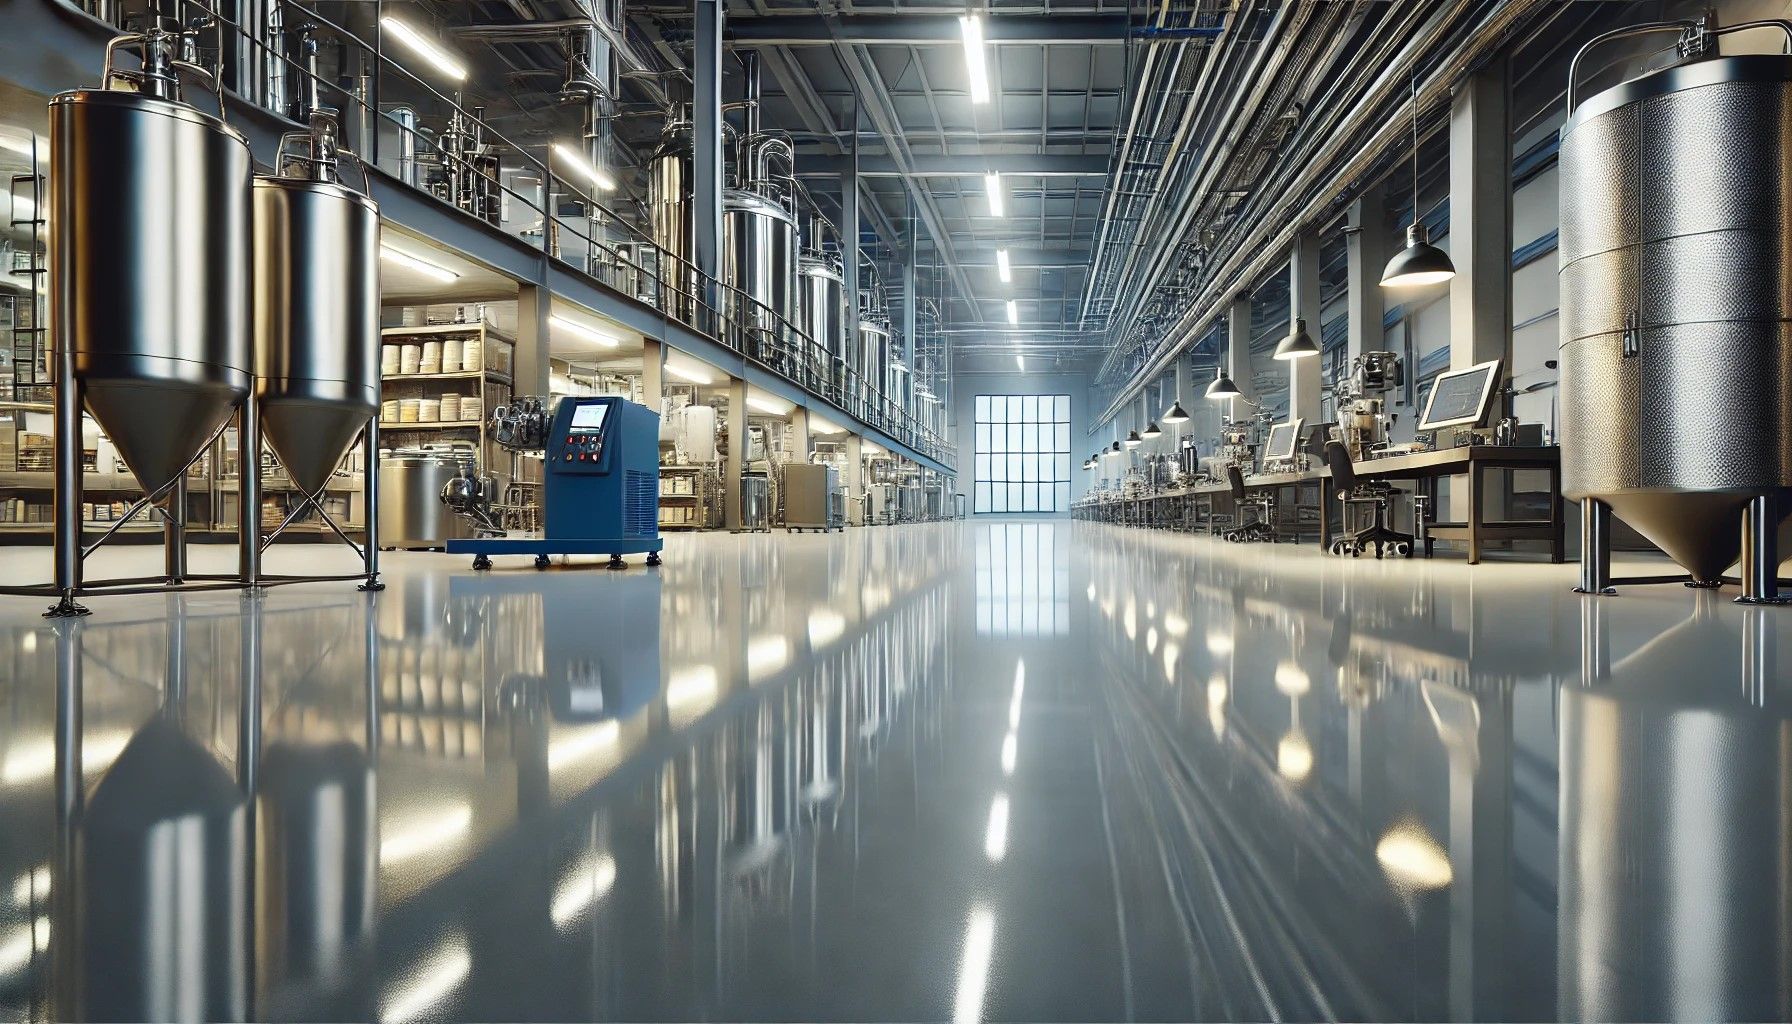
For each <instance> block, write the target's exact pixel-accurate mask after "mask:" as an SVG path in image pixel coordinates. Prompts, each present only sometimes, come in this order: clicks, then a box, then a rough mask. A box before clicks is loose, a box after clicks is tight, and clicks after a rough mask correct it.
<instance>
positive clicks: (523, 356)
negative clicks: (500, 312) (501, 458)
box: [488, 284, 553, 411]
mask: <svg viewBox="0 0 1792 1024" xmlns="http://www.w3.org/2000/svg"><path fill="white" fill-rule="evenodd" d="M552 314H553V296H552V293H550V292H549V291H548V290H547V289H546V288H544V287H542V286H541V285H538V284H522V285H518V286H517V290H516V356H515V362H514V365H513V366H512V367H511V370H512V373H513V378H512V379H513V381H514V385H513V390H512V392H511V393H512V394H516V395H545V394H547V393H548V378H549V366H548V352H549V345H550V340H549V326H548V318H549V317H550V316H551V315H552ZM488 411H489V410H488Z"/></svg>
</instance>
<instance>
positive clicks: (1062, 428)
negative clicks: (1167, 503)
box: [972, 395, 1070, 625]
mask: <svg viewBox="0 0 1792 1024" xmlns="http://www.w3.org/2000/svg"><path fill="white" fill-rule="evenodd" d="M974 408H975V409H976V413H977V419H976V424H975V430H974V431H973V436H974V437H975V438H976V448H975V453H974V454H975V465H976V477H975V486H974V488H973V492H972V493H973V495H974V496H975V497H976V502H977V503H976V509H975V511H978V512H1061V511H1064V510H1065V509H1067V508H1069V507H1070V396H1069V395H978V396H977V400H976V402H975V404H974ZM996 614H998V615H999V614H1000V613H999V612H997V613H996ZM1041 618H1042V621H1043V620H1044V617H1041ZM1048 625H1049V623H1048Z"/></svg>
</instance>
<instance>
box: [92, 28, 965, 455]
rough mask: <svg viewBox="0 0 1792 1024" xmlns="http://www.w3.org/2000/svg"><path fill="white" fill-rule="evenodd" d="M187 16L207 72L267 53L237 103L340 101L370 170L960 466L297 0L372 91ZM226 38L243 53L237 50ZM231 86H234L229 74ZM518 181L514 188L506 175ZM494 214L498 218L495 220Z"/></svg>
mask: <svg viewBox="0 0 1792 1024" xmlns="http://www.w3.org/2000/svg"><path fill="white" fill-rule="evenodd" d="M68 2H71V3H73V4H74V6H77V7H79V8H80V9H82V10H84V11H85V12H86V13H88V14H89V15H92V16H95V17H100V16H101V15H102V14H103V13H105V12H106V11H107V10H116V9H117V7H116V5H114V4H111V3H105V2H96V0H68ZM178 9H179V10H180V11H181V12H182V15H181V21H182V24H183V25H184V26H188V27H197V37H198V38H199V39H200V43H199V45H198V46H197V47H196V48H197V49H199V50H200V51H201V52H200V53H199V54H197V55H198V56H200V57H202V58H203V62H204V63H207V64H208V65H209V66H211V67H213V68H217V69H219V70H222V64H223V55H224V54H225V53H226V52H227V51H228V50H230V49H233V48H235V47H247V48H248V49H249V50H250V52H253V53H255V54H258V55H259V57H258V59H254V60H251V61H246V62H243V61H239V62H237V64H236V70H237V71H238V72H240V71H241V70H242V69H243V68H245V67H247V68H250V69H253V70H254V71H256V72H259V73H262V74H264V75H266V76H267V77H266V78H264V79H263V80H261V81H257V82H254V83H250V84H251V87H250V88H249V89H247V90H245V89H244V88H242V85H243V83H241V82H238V83H236V85H235V86H234V87H232V88H230V89H229V90H228V91H229V92H231V94H232V95H234V96H235V97H236V99H237V100H238V101H239V102H242V103H246V104H250V105H253V106H257V107H259V108H261V109H263V110H267V111H268V112H270V113H273V114H275V115H277V116H280V117H284V118H287V119H288V120H290V119H291V117H290V112H289V110H283V109H276V108H275V107H274V106H272V105H270V103H271V101H278V100H279V99H282V98H284V97H285V96H290V95H292V94H293V91H292V90H291V88H290V86H291V85H292V83H294V82H295V81H296V82H298V83H299V84H300V86H301V87H302V88H303V89H304V90H305V95H306V96H307V97H309V99H310V100H311V101H315V102H318V103H322V104H329V103H330V102H331V101H335V102H338V103H340V104H341V105H342V106H341V109H342V110H343V114H342V116H341V117H340V122H341V123H342V124H343V125H344V126H345V130H344V136H345V137H344V138H343V139H342V140H341V149H342V150H343V151H344V152H347V153H349V154H352V155H353V156H354V157H355V158H356V159H357V160H360V161H361V162H362V163H364V164H366V165H367V166H370V167H376V168H378V169H380V170H381V171H383V172H385V173H386V174H388V175H389V176H391V177H392V178H394V179H395V180H398V181H400V182H403V183H404V184H406V185H408V186H410V187H413V188H417V189H418V190H419V191H420V192H422V193H424V194H426V195H430V196H432V197H434V198H436V199H437V200H439V201H442V202H443V204H444V205H446V206H450V207H451V208H454V209H456V210H458V212H460V213H461V214H463V215H465V216H473V217H477V219H480V220H482V221H484V222H485V223H488V224H491V225H493V226H495V227H497V228H498V229H499V230H502V231H505V232H506V233H508V234H510V235H512V236H514V237H516V238H518V239H520V240H522V241H524V242H527V243H529V244H530V245H531V246H532V247H534V248H538V249H540V250H542V251H543V253H544V254H545V255H547V256H548V257H549V258H552V259H554V260H556V261H557V262H559V263H560V264H562V265H564V266H567V267H571V268H573V269H575V270H576V271H578V272H580V273H583V274H584V275H585V276H586V277H588V278H590V279H592V280H594V281H596V282H598V283H600V284H603V285H605V286H606V287H609V288H611V289H614V290H617V291H620V292H622V293H623V294H625V295H628V296H629V297H630V298H633V299H635V300H637V301H640V302H644V303H646V304H648V305H650V306H652V307H654V308H655V309H657V310H658V311H659V312H660V314H661V316H663V317H665V318H666V319H667V320H669V321H675V322H677V323H680V324H682V325H683V326H685V327H688V328H690V329H692V330H694V331H696V332H698V333H699V334H703V335H705V336H707V337H708V338H710V339H711V340H714V341H716V342H718V343H720V344H721V345H723V346H724V347H725V348H727V349H729V350H730V351H733V352H735V353H736V354H738V355H740V356H742V357H743V358H745V359H747V360H748V361H750V362H752V363H754V364H755V365H757V366H760V367H762V368H764V369H766V370H768V371H770V372H772V373H774V374H776V375H778V376H780V377H782V378H784V379H785V380H787V381H790V382H791V383H792V384H795V385H796V386H798V387H800V388H802V389H803V390H804V391H806V392H808V393H809V394H812V395H815V396H817V397H819V398H822V399H825V400H827V401H828V402H831V403H833V404H834V405H835V406H837V407H839V408H840V409H842V410H843V411H845V412H846V413H847V415H849V416H851V417H853V418H854V419H857V420H858V421H860V422H862V423H864V424H866V425H868V426H871V427H874V428H876V429H878V430H880V431H882V432H884V433H885V434H887V435H888V436H890V437H893V438H895V439H897V440H899V441H901V442H902V443H904V444H906V445H908V446H909V447H910V448H912V449H914V450H915V451H918V452H921V453H922V454H925V455H927V456H928V457H929V458H932V459H935V460H936V461H938V462H940V463H942V464H944V465H946V466H949V467H954V466H955V463H956V449H955V448H954V446H952V445H950V444H948V443H947V442H946V440H945V439H944V438H942V437H940V436H939V435H937V434H935V433H934V432H933V431H931V430H929V429H927V427H926V426H925V425H924V424H922V423H921V422H920V420H919V419H918V418H916V417H915V416H914V415H912V414H911V413H910V412H909V411H908V410H907V409H905V408H903V406H902V403H901V402H900V401H899V400H898V399H896V398H895V397H894V396H891V395H889V394H886V393H885V391H884V389H883V388H882V387H880V386H878V385H877V384H876V382H874V381H871V380H869V379H868V378H866V377H865V376H864V375H863V374H862V373H860V372H859V369H858V368H857V367H856V366H854V365H853V364H852V361H851V360H849V359H847V358H845V357H844V356H843V355H842V354H840V353H830V352H828V351H826V349H825V348H824V347H823V346H821V345H820V344H818V343H817V342H816V341H815V340H814V339H813V338H812V337H810V336H809V335H808V334H806V333H805V332H803V331H802V330H801V329H800V328H799V327H797V326H796V325H795V324H793V323H791V322H790V321H789V320H788V319H787V318H786V317H784V316H783V315H782V314H780V313H779V312H778V311H776V310H774V309H772V308H770V307H769V306H766V305H765V304H763V303H761V302H759V301H758V300H757V299H755V298H754V297H753V296H751V295H749V294H747V293H746V292H743V291H740V290H739V289H736V288H733V287H731V286H730V285H728V284H727V282H725V281H721V280H719V279H717V278H714V277H712V276H710V275H708V274H705V273H704V272H703V271H702V270H701V269H700V268H698V267H697V265H696V264H694V263H691V262H690V261H688V260H685V259H683V258H682V257H680V256H678V255H677V254H676V253H673V252H670V251H668V250H666V249H664V248H662V247H660V246H659V245H657V244H656V243H655V242H654V241H653V239H652V238H651V237H650V236H648V235H647V234H646V233H645V232H643V231H641V230H640V229H639V228H638V227H636V226H635V225H634V224H632V223H630V221H629V220H628V219H627V218H625V217H622V216H620V215H619V214H618V213H617V211H616V210H614V209H612V208H611V207H609V206H607V205H605V203H604V202H602V201H601V200H599V199H598V198H597V197H596V196H594V195H592V194H591V193H589V192H587V191H585V190H584V189H582V188H580V187H579V186H578V185H577V184H575V183H574V182H572V181H570V180H566V179H562V178H559V177H558V176H556V175H555V173H554V171H553V169H552V168H551V167H550V166H549V165H548V163H547V162H546V161H544V160H542V159H540V158H538V157H536V156H535V155H533V154H531V153H530V152H529V150H528V149H527V148H526V147H525V146H523V145H522V144H520V143H518V142H515V141H513V140H511V139H509V138H507V137H506V136H504V135H503V133H501V132H499V131H497V130H496V129H494V128H493V127H492V126H491V125H489V124H487V123H486V122H485V121H484V120H483V119H482V118H481V117H480V116H479V115H478V112H477V111H474V110H468V109H466V108H465V107H463V106H461V104H460V103H459V102H458V101H457V100H455V99H453V98H450V97H449V96H447V95H445V94H443V93H442V92H441V91H440V90H438V89H436V88H435V87H434V86H432V85H430V84H429V83H428V82H426V81H424V80H423V79H422V78H421V77H419V76H418V75H416V74H413V73H412V72H410V71H409V70H407V69H406V68H404V67H403V66H402V65H400V64H398V63H397V62H395V61H393V60H391V59H390V58H388V57H387V56H386V55H385V54H384V53H383V52H381V51H380V49H379V48H378V47H377V46H375V45H373V44H371V43H369V42H367V41H366V40H364V39H362V38H360V37H359V36H357V35H356V34H355V33H353V32H352V31H350V30H348V29H347V28H345V27H343V26H341V25H338V24H336V23H334V22H332V21H330V20H329V19H327V18H324V17H322V16H320V15H318V14H317V13H316V12H315V11H312V10H310V9H309V8H305V7H302V6H300V5H298V4H295V3H291V2H284V0H276V2H275V3H273V4H271V5H270V6H269V10H271V11H274V12H276V15H277V16H278V17H279V20H280V22H281V24H282V25H283V26H285V28H284V31H288V32H295V31H301V30H302V31H304V32H305V33H306V34H307V35H308V36H309V37H311V38H316V37H317V36H319V35H321V36H326V37H327V38H328V39H330V40H333V41H335V42H337V43H339V44H341V46H343V47H344V48H346V50H347V51H352V52H353V53H355V54H357V55H358V56H359V57H360V58H361V59H362V60H364V61H369V62H370V66H371V67H372V68H373V69H374V72H375V74H374V75H373V76H371V77H369V78H365V79H363V80H362V81H361V82H360V86H361V88H345V87H343V86H342V85H341V84H339V83H338V82H336V81H332V80H330V79H326V78H324V77H323V76H322V75H320V74H318V73H317V72H315V71H313V70H312V68H310V67H308V66H307V65H306V64H304V63H301V62H299V61H297V60H294V59H293V57H292V55H291V54H290V53H289V52H287V49H286V47H285V46H284V45H282V46H280V47H275V46H270V45H269V42H268V40H266V39H264V38H262V37H261V36H260V35H259V34H258V33H256V32H251V31H248V30H247V29H246V28H245V27H244V26H243V25H241V24H239V23H238V22H236V21H234V20H232V19H231V18H229V17H227V16H225V15H224V14H223V13H221V12H220V11H219V10H217V8H216V6H215V5H214V4H213V3H210V2H207V0H180V2H179V5H178ZM113 27H115V28H121V29H122V28H126V27H129V26H126V25H118V24H115V25H114V26H113ZM213 31H215V33H216V35H215V40H216V42H215V45H214V46H213V47H212V48H211V49H209V51H208V50H207V49H206V47H205V45H204V43H205V42H207V40H206V39H205V36H206V35H209V34H211V33H212V32H213ZM226 39H229V40H230V41H231V42H232V43H233V44H234V46H226ZM272 69H278V70H279V72H280V73H281V76H282V77H281V79H280V80H279V82H278V83H276V82H274V81H272V75H271V70H272ZM222 80H223V81H229V80H230V76H228V75H226V76H225V77H224V78H223V79H222ZM387 85H391V86H394V87H402V88H403V89H404V90H405V92H406V95H404V96H403V100H402V103H392V102H390V101H388V100H385V99H382V97H383V96H384V95H385V94H386V92H387V90H386V88H385V86H387ZM370 97H371V98H370ZM422 103H427V104H428V105H429V106H430V107H431V108H432V114H433V115H434V116H435V117H438V118H446V119H447V121H448V123H449V125H450V128H449V129H448V130H447V131H445V132H440V133H435V132H430V131H427V130H424V129H423V128H422V127H420V126H419V125H418V124H416V123H414V122H413V119H412V118H409V117H404V116H400V114H399V111H400V110H401V109H402V110H405V111H409V112H411V113H413V114H414V112H415V107H414V106H411V104H422ZM381 107H388V109H380V108H381ZM382 130H384V131H386V132H390V133H392V135H393V136H394V137H395V138H396V139H397V140H398V142H399V145H398V146H396V147H393V148H395V149H396V150H397V152H389V153H382V152H381V149H382V146H381V140H380V136H381V134H382ZM444 136H448V137H449V138H451V139H453V141H454V142H455V145H446V144H444V142H443V137H444ZM469 137H471V138H473V139H477V140H479V144H480V145H489V146H491V147H492V149H493V151H494V153H495V152H496V151H497V150H499V149H501V150H502V151H503V155H504V158H505V160H506V161H508V165H507V166H506V165H505V164H504V163H500V162H497V161H493V160H490V159H484V160H469V159H467V158H466V157H465V156H464V155H463V154H462V153H461V152H458V151H457V149H458V148H459V144H460V143H461V142H462V140H465V139H467V138H469ZM494 168H496V173H493V170H494ZM425 172H430V173H439V179H437V180H425V178H424V174H425ZM507 174H508V175H509V176H510V183H507V182H506V180H505V178H506V175H507ZM519 179H520V180H525V181H527V182H529V183H530V186H531V187H529V188H528V189H527V190H522V189H519V188H517V187H516V186H515V184H514V183H515V182H517V181H518V180H519ZM535 182H539V185H540V187H539V190H536V189H535V188H534V187H533V184H534V183H535ZM559 197H566V198H570V199H572V200H574V201H575V202H577V203H578V204H579V205H580V206H582V208H583V209H584V210H585V211H586V213H585V215H584V216H565V215H562V214H561V213H559V212H558V208H559V206H560V204H559V203H557V202H556V198H559ZM493 211H496V212H497V214H498V215H497V217H496V219H495V220H494V219H493V217H492V216H491V214H492V212H493ZM480 213H484V214H485V215H484V216H480ZM709 295H715V296H719V297H720V302H719V308H718V306H712V305H711V304H710V303H709V302H708V301H706V296H709ZM842 328H843V329H842V337H843V338H845V339H847V340H846V344H847V345H856V344H857V323H856V317H854V318H853V322H848V323H846V324H843V325H842Z"/></svg>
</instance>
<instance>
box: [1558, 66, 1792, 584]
mask: <svg viewBox="0 0 1792 1024" xmlns="http://www.w3.org/2000/svg"><path fill="white" fill-rule="evenodd" d="M1732 60H1735V59H1733V58H1723V59H1719V60H1717V61H1709V62H1706V64H1708V65H1715V66H1712V67H1705V68H1702V69H1701V71H1700V73H1699V75H1698V76H1684V77H1683V78H1682V79H1678V80H1680V81H1684V82H1685V83H1687V86H1686V87H1685V88H1672V87H1668V86H1669V85H1671V83H1672V82H1673V81H1675V80H1676V79H1673V78H1665V79H1661V80H1659V81H1658V82H1657V83H1656V85H1657V86H1658V87H1652V88H1650V89H1642V90H1633V91H1631V92H1630V93H1629V94H1630V95H1634V97H1635V98H1634V100H1633V101H1631V102H1628V103H1620V104H1616V105H1610V106H1608V107H1607V109H1605V110H1604V111H1603V112H1601V113H1599V114H1597V116H1590V117H1582V116H1580V115H1577V117H1576V118H1575V119H1574V120H1573V121H1571V122H1570V124H1569V125H1568V127H1567V129H1566V130H1565V132H1564V136H1563V139H1562V149H1561V186H1560V187H1561V235H1560V244H1561V248H1560V259H1561V269H1560V275H1559V287H1560V299H1561V306H1560V309H1561V314H1560V325H1561V326H1560V330H1561V353H1560V354H1561V357H1562V365H1561V371H1562V377H1561V427H1562V446H1563V450H1562V485H1563V491H1564V493H1566V494H1568V495H1569V496H1571V497H1575V498H1583V497H1595V498H1599V499H1602V500H1605V501H1608V502H1609V503H1611V505H1612V508H1613V510H1614V511H1615V512H1616V513H1617V515H1619V516H1620V517H1621V518H1623V519H1624V520H1625V521H1626V522H1628V523H1630V525H1631V526H1633V527H1635V528H1636V529H1637V530H1639V531H1640V532H1642V533H1643V534H1644V535H1645V536H1647V537H1649V538H1650V539H1651V540H1652V541H1653V542H1654V543H1656V544H1657V545H1658V546H1660V547H1662V548H1663V549H1664V550H1666V551H1668V553H1669V554H1670V555H1671V556H1673V557H1674V558H1675V559H1676V560H1677V561H1679V562H1680V563H1681V564H1682V565H1684V566H1685V567H1686V568H1687V569H1688V570H1689V571H1691V572H1692V573H1693V574H1694V575H1695V576H1697V577H1699V578H1701V579H1712V578H1715V577H1716V576H1717V575H1719V574H1721V573H1722V572H1723V570H1724V569H1725V568H1726V567H1727V566H1728V565H1729V564H1730V563H1731V562H1732V561H1733V560H1734V558H1735V557H1736V552H1737V550H1739V547H1740V539H1739V537H1740V535H1739V531H1740V527H1741V518H1740V517H1741V510H1742V507H1743V506H1744V505H1746V504H1747V501H1748V498H1749V496H1751V495H1753V494H1759V493H1768V492H1783V491H1786V490H1787V489H1789V488H1792V328H1789V326H1788V324H1789V322H1792V256H1789V255H1788V252H1787V241H1786V240H1787V239H1788V237H1792V193H1788V191H1787V188H1788V185H1787V182H1788V179H1789V176H1792V58H1782V59H1780V60H1779V61H1778V63H1777V64H1764V63H1762V58H1759V57H1753V58H1749V59H1748V60H1747V61H1739V62H1737V63H1736V64H1735V65H1734V72H1735V74H1734V77H1735V79H1736V80H1724V79H1725V68H1724V67H1723V65H1725V64H1727V63H1730V62H1731V61H1732ZM1769 67H1773V68H1777V72H1776V74H1777V77H1776V78H1771V79H1770V78H1769V77H1767V76H1765V75H1764V74H1763V69H1764V68H1769ZM1656 74H1660V73H1659V72H1658V73H1656ZM1663 83H1667V84H1663ZM1616 88H1618V89H1625V88H1626V86H1618V87H1616ZM1627 328H1629V329H1630V331H1631V334H1630V345H1631V346H1632V349H1633V351H1632V353H1631V355H1630V356H1629V357H1626V356H1625V355H1624V354H1623V352H1624V347H1625V341H1624V339H1625V333H1626V330H1627Z"/></svg>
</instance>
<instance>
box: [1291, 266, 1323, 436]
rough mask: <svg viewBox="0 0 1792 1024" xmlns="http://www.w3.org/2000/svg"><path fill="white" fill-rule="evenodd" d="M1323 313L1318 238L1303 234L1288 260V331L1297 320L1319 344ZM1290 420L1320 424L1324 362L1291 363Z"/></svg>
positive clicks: (1315, 359) (1309, 358) (1309, 359)
mask: <svg viewBox="0 0 1792 1024" xmlns="http://www.w3.org/2000/svg"><path fill="white" fill-rule="evenodd" d="M1321 316H1322V312H1321V309H1320V305H1319V236H1318V235H1316V234H1314V233H1312V232H1310V231H1303V232H1301V233H1300V234H1298V235H1296V236H1294V250H1293V251H1292V252H1291V253H1289V256H1288V330H1289V331H1290V332H1292V331H1293V330H1294V322H1295V320H1297V319H1299V320H1305V321H1306V322H1307V333H1308V334H1310V335H1312V336H1313V340H1314V341H1315V342H1317V341H1318V340H1319V338H1320V335H1321V333H1322V327H1323V325H1322V324H1321V322H1320V319H1321ZM1286 362H1287V364H1288V418H1289V419H1291V420H1294V419H1304V420H1306V421H1307V425H1308V426H1315V425H1317V424H1318V423H1319V388H1320V373H1319V366H1320V364H1321V363H1322V362H1324V360H1323V359H1321V358H1320V357H1319V356H1307V357H1306V358H1304V359H1289V360H1286Z"/></svg>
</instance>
